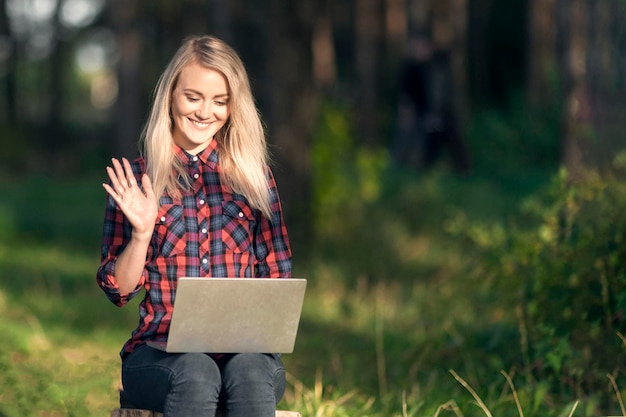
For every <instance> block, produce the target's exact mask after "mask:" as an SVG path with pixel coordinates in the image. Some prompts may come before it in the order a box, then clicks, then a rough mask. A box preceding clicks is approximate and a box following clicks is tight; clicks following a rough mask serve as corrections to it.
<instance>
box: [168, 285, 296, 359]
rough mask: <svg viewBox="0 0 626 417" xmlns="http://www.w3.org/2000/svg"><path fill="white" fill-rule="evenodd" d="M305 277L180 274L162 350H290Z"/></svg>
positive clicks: (217, 351)
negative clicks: (191, 275) (185, 275)
mask: <svg viewBox="0 0 626 417" xmlns="http://www.w3.org/2000/svg"><path fill="white" fill-rule="evenodd" d="M305 289H306V280H305V279H298V278H279V279H273V278H189V277H184V278H179V279H178V287H177V290H176V300H175V302H174V310H173V313H172V321H171V323H170V332H169V336H168V341H167V347H166V349H165V350H166V351H167V352H206V353H235V352H236V353H244V352H256V353H291V352H293V348H294V345H295V340H296V334H297V331H298V324H299V322H300V314H301V311H302V303H303V300H304V293H305Z"/></svg>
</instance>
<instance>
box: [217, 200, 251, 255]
mask: <svg viewBox="0 0 626 417" xmlns="http://www.w3.org/2000/svg"><path fill="white" fill-rule="evenodd" d="M254 221H255V220H254V214H253V212H252V209H251V208H250V206H248V205H247V204H246V203H245V202H244V201H237V200H233V201H224V202H223V203H222V241H223V242H224V244H225V245H226V247H227V248H228V249H229V250H231V251H234V252H245V251H247V250H249V249H250V246H251V245H252V236H253V233H252V231H253V230H254Z"/></svg>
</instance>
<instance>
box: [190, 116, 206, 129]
mask: <svg viewBox="0 0 626 417" xmlns="http://www.w3.org/2000/svg"><path fill="white" fill-rule="evenodd" d="M187 120H189V121H190V122H191V124H192V125H194V126H195V127H197V128H199V129H206V128H207V127H209V125H210V123H204V122H199V121H197V120H193V119H189V118H188V119H187Z"/></svg>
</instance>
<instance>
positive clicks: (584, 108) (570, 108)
mask: <svg viewBox="0 0 626 417" xmlns="http://www.w3.org/2000/svg"><path fill="white" fill-rule="evenodd" d="M556 16H557V27H558V29H559V37H560V39H561V41H560V42H559V44H560V48H559V54H560V59H559V61H560V63H561V74H562V76H563V98H564V108H563V116H562V117H563V119H562V137H561V152H562V153H561V162H562V164H563V165H564V166H565V167H566V168H567V170H568V175H569V178H570V180H571V181H577V180H579V179H580V178H581V177H582V176H583V175H584V173H585V170H586V166H585V159H584V154H585V152H586V151H589V150H590V149H591V144H590V141H591V139H592V138H591V137H590V133H591V130H590V129H591V127H592V118H591V106H590V101H589V98H590V92H589V86H588V83H587V79H586V70H587V65H586V64H587V53H588V15H587V7H586V0H557V9H556Z"/></svg>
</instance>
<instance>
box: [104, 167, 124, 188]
mask: <svg viewBox="0 0 626 417" xmlns="http://www.w3.org/2000/svg"><path fill="white" fill-rule="evenodd" d="M106 170H107V174H109V179H110V180H111V185H112V186H113V189H114V190H115V193H116V194H117V193H122V192H123V191H124V186H123V185H122V184H120V181H119V180H118V177H117V172H116V171H115V169H113V168H111V167H107V168H106Z"/></svg>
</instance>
